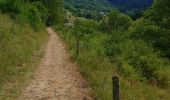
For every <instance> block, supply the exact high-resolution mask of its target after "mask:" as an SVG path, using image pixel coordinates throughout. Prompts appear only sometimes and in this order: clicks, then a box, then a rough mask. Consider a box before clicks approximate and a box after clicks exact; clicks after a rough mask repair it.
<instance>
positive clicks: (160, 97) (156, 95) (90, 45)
mask: <svg viewBox="0 0 170 100" xmlns="http://www.w3.org/2000/svg"><path fill="white" fill-rule="evenodd" d="M60 37H61V38H62V39H63V40H64V41H65V42H66V43H67V44H68V46H69V51H70V53H71V55H72V57H73V58H74V60H75V61H76V62H77V64H78V65H79V66H80V71H81V73H82V75H83V76H84V77H85V78H86V79H87V81H88V82H89V84H90V86H91V88H92V90H93V93H94V94H95V96H96V99H97V100H112V81H111V77H112V75H118V76H119V78H120V95H121V100H168V99H169V98H170V95H169V94H170V91H169V89H168V88H167V89H161V88H158V87H157V86H153V85H149V84H148V82H145V81H140V78H141V77H140V76H136V75H135V76H133V75H132V76H129V77H125V76H124V75H121V74H120V72H119V70H118V69H117V65H115V64H114V63H112V62H110V59H109V58H107V57H106V56H105V52H104V48H105V47H104V45H103V43H104V41H105V40H107V39H108V38H109V37H110V35H109V34H104V33H101V32H96V31H95V32H93V34H88V35H86V36H84V38H82V39H81V40H80V54H79V56H76V37H75V35H74V31H73V29H72V28H69V29H63V30H61V31H60ZM124 66H125V67H128V65H127V66H126V65H124ZM127 70H128V71H129V72H131V69H127ZM138 78H139V80H138Z"/></svg>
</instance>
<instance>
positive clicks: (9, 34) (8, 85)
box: [0, 14, 48, 100]
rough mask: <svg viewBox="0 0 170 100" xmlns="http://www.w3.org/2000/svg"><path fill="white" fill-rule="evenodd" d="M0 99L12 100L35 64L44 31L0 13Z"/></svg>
mask: <svg viewBox="0 0 170 100" xmlns="http://www.w3.org/2000/svg"><path fill="white" fill-rule="evenodd" d="M0 19H1V20H0V100H14V99H17V97H18V96H19V95H20V94H21V88H22V87H23V85H24V83H25V81H26V80H28V79H29V78H30V77H31V73H33V71H34V69H35V68H36V65H37V64H38V62H39V60H40V58H41V56H42V52H43V47H44V46H45V43H46V41H47V37H48V35H47V33H46V31H45V30H44V29H42V28H41V30H39V31H35V30H34V29H33V28H32V27H30V26H29V25H27V24H22V25H21V24H19V23H18V22H17V21H14V20H12V19H11V18H10V17H8V16H7V15H4V14H0Z"/></svg>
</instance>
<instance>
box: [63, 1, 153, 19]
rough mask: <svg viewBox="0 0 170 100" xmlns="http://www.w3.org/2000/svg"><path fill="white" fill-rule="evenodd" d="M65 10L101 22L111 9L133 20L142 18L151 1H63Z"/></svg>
mask: <svg viewBox="0 0 170 100" xmlns="http://www.w3.org/2000/svg"><path fill="white" fill-rule="evenodd" d="M64 3H65V8H66V9H67V10H69V11H71V12H72V13H73V14H74V16H78V17H85V18H87V19H97V20H101V18H102V15H106V14H107V13H108V12H110V11H111V10H112V9H118V10H120V11H122V12H124V13H127V14H128V15H130V16H131V17H132V18H133V19H136V18H139V17H141V16H142V13H143V11H144V10H146V9H147V8H148V7H150V6H151V4H152V3H153V0H65V1H64Z"/></svg>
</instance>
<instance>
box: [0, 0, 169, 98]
mask: <svg viewBox="0 0 170 100" xmlns="http://www.w3.org/2000/svg"><path fill="white" fill-rule="evenodd" d="M67 1H68V2H65V10H64V7H63V6H64V4H63V3H64V2H63V1H62V0H27V1H26V0H0V19H1V21H0V99H2V100H11V99H12V100H14V99H17V97H18V96H19V95H20V92H21V88H22V86H23V85H24V83H25V81H26V80H28V79H29V78H30V76H31V75H32V72H33V71H34V69H35V68H36V67H35V66H36V65H37V63H38V61H39V60H40V58H41V56H42V48H43V45H44V44H45V42H46V41H47V37H48V35H47V33H46V31H45V27H46V26H51V25H53V26H55V28H56V30H57V31H60V33H61V34H60V36H61V37H62V38H63V40H64V41H65V42H66V43H67V44H68V46H69V50H70V53H71V54H72V58H73V59H74V60H75V61H76V62H77V64H78V65H79V66H80V72H81V73H82V75H83V76H84V77H85V78H86V79H87V81H88V82H89V84H90V86H91V88H92V90H93V93H94V95H95V99H98V100H111V99H112V80H111V77H112V75H117V76H119V78H120V97H121V99H122V100H124V99H126V100H140V99H142V100H168V99H169V98H170V45H169V44H170V23H169V22H170V17H169V16H170V6H169V5H170V2H169V0H154V3H153V5H152V6H151V7H150V8H149V9H147V10H146V11H144V12H143V13H140V12H139V13H140V17H139V16H137V17H136V15H135V18H134V17H133V16H131V17H130V16H129V15H128V14H125V13H122V12H120V11H118V10H115V9H112V7H111V6H110V4H109V3H108V2H105V1H100V2H99V1H98V0H93V1H90V0H83V1H81V2H79V0H78V1H76V2H73V1H72V0H67ZM96 2H98V3H97V4H96ZM112 3H113V2H112ZM95 4H96V5H95ZM124 7H125V6H124ZM137 13H138V12H137ZM64 14H65V15H64ZM72 14H73V15H72ZM65 16H66V17H65ZM76 16H78V17H76ZM133 19H135V20H133ZM64 22H65V23H64ZM63 24H65V26H63Z"/></svg>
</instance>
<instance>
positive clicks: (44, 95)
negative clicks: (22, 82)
mask: <svg viewBox="0 0 170 100" xmlns="http://www.w3.org/2000/svg"><path fill="white" fill-rule="evenodd" d="M47 30H48V33H49V41H48V44H47V47H46V50H45V57H44V58H43V59H42V61H41V63H40V65H39V67H38V68H37V70H36V71H35V74H34V75H33V78H32V79H31V80H30V83H29V84H28V86H27V87H26V88H25V89H24V90H23V95H22V96H21V100H92V98H91V96H90V89H89V87H88V86H87V83H86V81H85V80H84V79H83V77H82V76H81V75H80V73H79V71H78V69H77V68H76V64H75V63H73V62H72V61H71V60H70V58H69V54H68V53H67V50H66V46H65V45H64V43H63V42H62V41H61V40H60V38H59V37H58V36H57V34H56V33H55V32H54V31H53V30H52V29H51V28H48V29H47Z"/></svg>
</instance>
